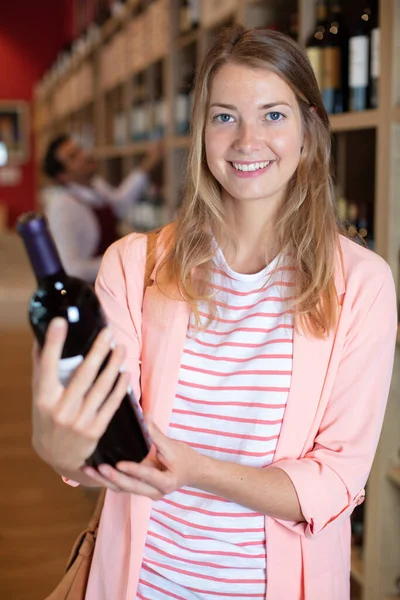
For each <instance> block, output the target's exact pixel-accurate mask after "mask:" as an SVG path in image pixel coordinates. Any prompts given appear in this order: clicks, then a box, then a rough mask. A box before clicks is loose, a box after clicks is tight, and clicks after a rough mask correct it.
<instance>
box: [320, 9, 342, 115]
mask: <svg viewBox="0 0 400 600" xmlns="http://www.w3.org/2000/svg"><path fill="white" fill-rule="evenodd" d="M347 41H348V40H347V36H346V33H345V31H344V25H343V19H342V6H341V3H340V2H338V0H335V1H334V3H333V4H332V6H331V17H330V23H329V28H328V32H327V36H326V46H324V48H323V84H322V99H323V102H324V105H325V108H326V111H327V112H328V113H330V114H331V113H342V112H344V111H345V110H346V105H347V101H346V100H347V98H346V96H347V94H346V90H347V79H348V75H347V73H348V68H347V66H348V56H347V55H348V52H347Z"/></svg>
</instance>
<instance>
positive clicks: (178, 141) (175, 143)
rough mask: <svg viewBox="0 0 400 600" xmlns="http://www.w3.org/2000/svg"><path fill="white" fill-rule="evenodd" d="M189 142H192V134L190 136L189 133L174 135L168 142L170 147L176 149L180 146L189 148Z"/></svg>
mask: <svg viewBox="0 0 400 600" xmlns="http://www.w3.org/2000/svg"><path fill="white" fill-rule="evenodd" d="M189 144H190V136H188V135H181V136H176V137H173V138H172V139H171V140H169V142H168V146H169V147H170V148H174V149H176V150H178V149H180V148H188V147H189Z"/></svg>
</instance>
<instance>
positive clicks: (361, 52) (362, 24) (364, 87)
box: [349, 2, 372, 111]
mask: <svg viewBox="0 0 400 600" xmlns="http://www.w3.org/2000/svg"><path fill="white" fill-rule="evenodd" d="M371 21H372V9H371V2H368V4H367V5H366V6H365V7H364V9H363V11H362V13H361V15H360V16H359V18H358V19H357V21H356V25H355V27H354V30H353V31H352V34H351V36H350V39H349V90H350V98H349V103H350V110H352V111H360V110H366V109H367V108H368V104H369V103H368V87H369V86H368V83H369V63H370V35H371Z"/></svg>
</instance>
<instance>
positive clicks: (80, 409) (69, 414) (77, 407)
mask: <svg viewBox="0 0 400 600" xmlns="http://www.w3.org/2000/svg"><path fill="white" fill-rule="evenodd" d="M124 358H125V349H124V348H123V347H121V346H117V347H116V348H115V349H114V350H113V351H112V353H111V356H110V359H109V360H108V364H107V366H106V367H105V368H104V370H103V371H102V372H101V373H100V375H99V376H98V377H97V379H96V380H95V382H94V383H93V385H92V387H91V388H90V390H89V391H88V393H87V395H86V397H85V396H83V395H82V394H80V393H79V391H77V389H76V388H75V389H74V388H73V387H72V386H71V387H70V389H69V390H68V392H67V393H66V394H65V395H64V400H63V402H62V404H61V406H60V409H59V411H58V417H59V418H60V419H61V420H62V421H69V422H71V419H74V420H75V419H77V421H76V425H77V430H80V429H82V428H85V427H86V426H87V425H88V424H90V423H91V422H92V421H93V418H94V416H95V415H96V413H97V411H98V409H99V408H100V406H101V405H102V404H103V402H104V401H105V400H106V399H107V397H108V396H109V395H110V393H111V391H112V389H113V387H114V386H115V384H116V381H117V378H118V376H119V375H120V369H121V366H122V362H123V360H124ZM74 392H75V394H74Z"/></svg>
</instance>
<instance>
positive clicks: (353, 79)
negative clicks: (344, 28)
mask: <svg viewBox="0 0 400 600" xmlns="http://www.w3.org/2000/svg"><path fill="white" fill-rule="evenodd" d="M368 42H369V40H368V38H367V36H366V35H357V36H355V37H352V38H350V72H349V85H350V87H351V88H363V87H367V85H368Z"/></svg>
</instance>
